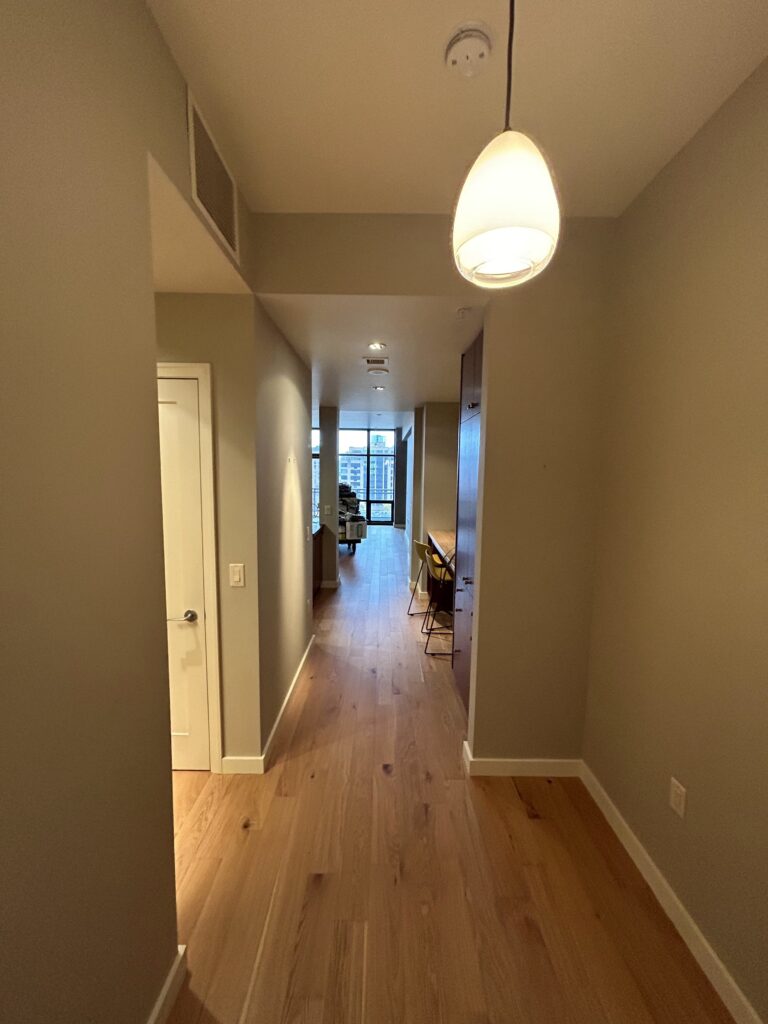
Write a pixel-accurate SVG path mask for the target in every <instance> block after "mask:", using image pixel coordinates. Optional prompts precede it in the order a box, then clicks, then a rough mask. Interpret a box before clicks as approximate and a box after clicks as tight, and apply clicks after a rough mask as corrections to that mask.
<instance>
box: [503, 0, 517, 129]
mask: <svg viewBox="0 0 768 1024" xmlns="http://www.w3.org/2000/svg"><path fill="white" fill-rule="evenodd" d="M514 38H515V0H509V36H508V38H507V108H506V111H505V114H504V130H505V131H508V130H509V129H510V128H511V127H512V125H511V124H510V117H511V113H512V43H513V42H514Z"/></svg>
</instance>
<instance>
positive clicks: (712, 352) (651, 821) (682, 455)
mask: <svg viewBox="0 0 768 1024" xmlns="http://www.w3.org/2000/svg"><path fill="white" fill-rule="evenodd" d="M619 242H620V250H619V252H620V264H619V268H618V269H619V274H618V275H617V279H618V281H619V285H620V294H619V303H618V306H617V320H616V325H615V332H614V338H613V342H612V348H613V355H614V359H613V364H612V372H611V378H610V385H609V388H608V395H609V396H610V398H611V403H610V405H611V410H610V413H611V414H610V420H609V423H610V431H609V434H610V439H611V444H610V449H609V462H608V466H607V472H606V480H605V491H604V495H603V498H602V501H601V507H602V517H601V521H602V525H601V531H600V548H599V558H598V563H597V564H598V571H597V577H596V587H595V610H594V620H593V625H592V645H591V662H590V673H589V676H590V688H589V704H588V714H587V726H586V739H585V745H584V752H585V757H586V760H587V762H588V763H589V764H590V766H591V767H592V769H593V770H594V771H595V773H596V774H597V775H598V777H599V779H600V781H601V782H602V783H603V785H604V787H605V788H606V789H607V790H608V792H609V794H610V796H611V797H612V799H613V800H614V801H615V802H616V804H617V805H618V806H619V808H620V810H621V812H622V814H623V815H624V816H625V817H626V819H627V821H628V822H629V824H630V825H631V826H632V828H633V829H634V830H635V831H636V833H637V835H638V836H639V837H640V839H641V841H642V842H643V843H644V844H645V846H646V847H647V849H648V850H649V852H650V853H651V855H652V856H653V858H654V860H655V861H656V863H657V864H658V866H659V867H660V868H661V870H662V872H663V873H664V874H665V875H666V877H667V878H668V880H669V881H670V883H671V884H672V885H673V887H674V888H675V890H676V891H677V893H678V895H679V896H680V898H681V899H682V900H683V902H684V904H685V905H686V907H687V908H688V910H689V911H690V912H691V913H692V914H693V916H694V917H695V919H696V920H697V922H698V924H699V926H700V927H701V928H702V930H703V931H704V933H705V935H706V936H707V938H708V939H709V940H710V941H711V942H712V943H713V945H714V947H715V949H716V950H717V952H718V953H719V954H720V956H721V957H722V958H723V959H724V961H725V963H726V964H727V966H728V967H729V969H730V970H731V971H732V972H733V974H734V976H735V978H736V980H737V981H738V982H739V984H740V985H741V986H742V987H743V989H744V990H745V992H746V993H747V995H748V996H750V998H751V999H752V1000H753V1002H754V1005H755V1008H756V1009H757V1010H758V1011H759V1012H760V1013H761V1014H762V1015H763V1017H764V1018H766V1019H768V972H767V971H766V951H768V898H766V894H768V799H766V793H767V792H768V628H767V627H766V615H767V614H768V518H767V515H766V513H767V511H768V64H764V65H763V66H762V67H761V68H760V69H759V71H758V72H757V73H756V74H755V75H754V76H753V77H752V79H751V80H749V81H748V82H747V83H746V84H745V85H744V86H743V87H742V88H741V89H740V90H739V91H738V92H737V93H736V94H735V95H734V97H733V98H732V99H731V100H730V101H729V102H728V103H727V104H726V105H725V106H724V107H723V108H722V109H721V111H720V112H719V113H718V114H717V115H716V116H715V117H714V119H713V120H712V121H710V122H709V123H708V124H707V125H706V126H705V127H704V129H703V130H702V131H701V132H700V133H699V134H698V135H697V136H696V137H695V138H694V139H693V141H692V142H691V143H690V144H689V145H688V146H687V147H686V148H685V149H684V150H683V152H682V153H680V154H679V156H678V157H677V158H676V159H675V160H673V161H672V163H671V164H670V165H669V166H668V167H667V168H666V169H665V170H664V171H663V172H662V173H661V174H660V175H659V177H658V178H657V179H656V181H655V182H653V183H652V184H651V185H650V186H649V187H648V188H647V189H646V190H645V192H644V193H643V194H642V195H641V196H640V198H639V199H638V200H637V201H636V202H635V203H634V204H633V206H632V207H631V208H630V209H629V210H628V212H627V213H626V214H625V215H624V216H623V217H622V218H621V222H620V225H619ZM673 774H674V775H675V776H677V778H679V779H680V781H681V782H682V783H683V784H684V785H685V786H686V787H687V788H688V812H687V815H686V818H685V820H684V821H680V820H679V819H678V818H677V817H675V815H674V814H673V813H672V812H671V811H670V809H669V807H668V804H667V799H668V790H669V777H670V775H673Z"/></svg>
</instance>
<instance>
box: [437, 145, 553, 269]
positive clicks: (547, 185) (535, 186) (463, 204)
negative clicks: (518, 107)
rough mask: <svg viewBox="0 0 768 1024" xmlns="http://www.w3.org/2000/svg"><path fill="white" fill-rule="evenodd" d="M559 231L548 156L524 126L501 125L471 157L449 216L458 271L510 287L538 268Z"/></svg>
mask: <svg viewBox="0 0 768 1024" xmlns="http://www.w3.org/2000/svg"><path fill="white" fill-rule="evenodd" d="M559 235H560V207H559V205H558V202H557V194H556V192H555V186H554V182H553V181H552V175H551V173H550V170H549V167H548V166H547V162H546V160H545V159H544V157H543V156H542V154H541V151H540V150H539V148H538V146H536V144H535V143H533V142H532V141H531V140H530V139H529V138H528V136H527V135H523V134H522V132H513V131H510V130H507V131H504V132H502V133H501V135H497V136H496V138H495V139H493V141H492V142H489V143H488V145H487V146H486V147H485V149H484V150H483V151H482V153H481V154H480V156H479V157H478V158H477V160H475V162H474V164H473V165H472V169H471V170H470V172H469V174H468V175H467V180H466V181H465V182H464V187H463V188H462V190H461V195H460V196H459V202H458V206H457V207H456V215H455V217H454V220H453V257H454V259H455V260H456V266H457V267H458V269H459V273H460V274H462V276H463V277H466V279H467V280H468V281H471V282H472V283H473V284H476V285H479V287H481V288H509V287H510V286H511V285H515V284H522V282H523V281H528V280H529V279H530V278H532V277H535V276H536V275H537V274H540V273H541V271H542V270H543V269H544V268H545V267H546V265H547V264H548V263H549V261H550V260H551V259H552V257H553V255H554V253H555V249H556V248H557V239H558V237H559Z"/></svg>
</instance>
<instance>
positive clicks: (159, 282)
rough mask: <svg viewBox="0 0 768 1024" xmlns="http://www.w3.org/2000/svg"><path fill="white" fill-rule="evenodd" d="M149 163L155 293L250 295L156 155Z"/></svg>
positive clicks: (231, 264)
mask: <svg viewBox="0 0 768 1024" xmlns="http://www.w3.org/2000/svg"><path fill="white" fill-rule="evenodd" d="M148 164H149V166H148V178H149V216H150V225H151V230H152V274H153V283H154V288H155V291H156V292H210V293H219V294H222V293H223V294H225V295H243V294H245V295H247V294H250V288H249V287H248V285H247V284H246V283H245V281H244V280H243V279H242V277H241V276H240V274H239V273H238V272H237V270H236V269H235V266H234V264H233V263H232V261H231V260H230V259H229V257H228V256H227V255H226V254H225V253H224V250H223V249H222V248H221V246H220V245H219V244H218V242H217V241H216V239H215V238H214V237H213V235H212V234H211V232H210V230H209V229H208V228H207V227H206V226H205V224H203V222H202V220H201V219H200V217H199V216H198V215H197V214H196V213H195V211H194V210H193V209H192V207H191V206H190V205H189V203H188V202H187V200H186V199H185V198H184V196H182V194H181V193H180V192H179V190H178V189H177V188H176V186H175V185H174V184H173V182H172V181H171V180H170V178H168V176H167V175H166V174H165V172H164V171H163V169H162V168H161V167H160V165H159V164H158V163H157V162H156V161H155V160H153V159H152V157H150V158H149V162H148Z"/></svg>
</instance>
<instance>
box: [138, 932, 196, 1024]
mask: <svg viewBox="0 0 768 1024" xmlns="http://www.w3.org/2000/svg"><path fill="white" fill-rule="evenodd" d="M186 976H187V947H186V946H179V951H178V953H177V954H176V956H175V958H174V961H173V963H172V964H171V969H170V970H169V971H168V974H167V975H166V978H165V981H164V982H163V987H162V988H161V989H160V995H159V996H158V997H157V1000H156V1001H155V1005H154V1006H153V1007H152V1012H151V1013H150V1015H149V1017H147V1024H165V1021H166V1020H168V1015H169V1014H170V1012H171V1010H172V1009H173V1004H174V1003H175V1002H176V996H177V995H178V994H179V990H180V989H181V986H182V985H183V984H184V979H185V978H186Z"/></svg>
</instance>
